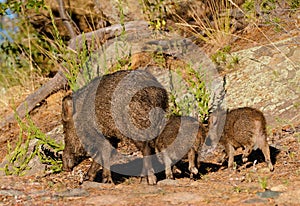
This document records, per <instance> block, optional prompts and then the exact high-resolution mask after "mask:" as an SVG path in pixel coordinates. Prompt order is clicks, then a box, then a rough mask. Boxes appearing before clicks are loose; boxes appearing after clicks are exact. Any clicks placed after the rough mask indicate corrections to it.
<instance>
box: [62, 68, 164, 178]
mask: <svg viewBox="0 0 300 206" xmlns="http://www.w3.org/2000/svg"><path fill="white" fill-rule="evenodd" d="M95 81H96V86H93V84H94V83H93V82H95ZM93 82H91V83H90V84H92V86H90V88H96V91H95V96H94V97H89V94H90V93H91V92H89V89H83V90H81V91H78V93H79V95H78V96H79V97H80V98H81V99H82V100H80V101H78V102H79V103H78V104H80V105H81V106H78V105H77V104H75V103H74V105H73V115H72V117H73V118H74V117H76V118H77V119H78V120H76V121H79V123H78V124H77V125H76V121H75V125H76V130H77V133H76V132H74V131H73V130H74V129H75V127H74V122H73V121H72V120H71V121H67V122H65V123H64V127H65V129H64V130H65V132H66V134H65V143H66V146H65V150H64V153H63V168H64V169H65V170H70V169H72V168H73V167H74V166H76V164H78V163H79V162H80V161H81V160H82V159H83V157H84V156H85V155H86V153H85V151H84V150H82V148H83V147H82V145H81V144H80V141H78V140H81V142H83V143H84V144H85V148H86V147H90V146H91V147H93V149H91V150H92V151H94V152H92V153H93V154H90V155H91V156H92V157H93V158H94V157H95V158H98V160H99V159H100V160H99V161H101V164H103V165H102V166H103V174H102V177H103V178H102V181H103V182H112V179H111V172H110V158H111V153H112V150H113V148H110V146H111V145H114V143H115V140H125V141H127V140H129V141H132V142H133V143H134V144H135V145H136V147H137V148H138V149H139V150H140V151H141V152H142V154H143V156H144V157H145V158H144V159H143V171H142V176H147V178H148V183H149V184H155V183H156V177H155V175H154V170H153V168H152V163H151V160H150V158H149V157H150V155H151V149H150V146H149V142H150V140H151V138H153V137H155V136H157V135H158V134H159V129H160V127H161V124H162V120H163V115H164V114H163V113H164V112H157V110H156V109H157V108H161V109H162V110H163V111H166V109H167V105H168V96H167V92H166V90H165V89H164V88H163V87H162V86H161V85H160V84H159V82H158V81H157V80H156V79H155V78H154V77H153V76H152V75H151V74H150V73H148V72H145V71H141V70H135V71H118V72H115V73H112V74H108V75H104V76H102V78H101V79H100V78H99V79H96V80H94V81H93ZM84 90H86V91H84ZM85 92H86V93H87V95H85V96H83V97H81V96H82V95H81V93H82V94H84V93H85ZM80 95H81V96H80ZM73 97H74V94H73ZM89 98H91V99H93V98H94V99H93V100H94V101H93V104H94V105H89V104H90V101H87V102H88V103H82V102H83V99H89ZM128 98H129V100H128ZM64 100H65V101H66V102H63V114H67V115H70V112H71V110H72V109H70V108H69V107H66V108H64V106H72V105H71V103H70V102H69V101H70V99H69V98H65V99H64ZM85 101H86V100H85ZM73 102H74V100H73ZM74 108H75V109H74ZM93 108H94V116H95V118H94V119H93V117H92V116H93V113H90V111H89V110H93ZM80 110H83V112H86V113H87V115H85V114H84V115H82V114H80V112H81V111H80ZM66 111H67V112H66ZM153 111H154V112H153ZM78 113H79V114H78ZM89 114H90V115H89ZM80 115H81V117H82V118H83V120H81V118H79V117H78V116H80ZM87 116H90V117H87ZM63 119H71V118H70V117H69V118H65V117H63ZM90 119H91V120H90ZM68 124H70V125H68ZM84 124H85V126H82V125H84ZM93 124H94V125H96V127H97V130H99V131H101V135H103V136H104V137H105V139H106V140H108V141H109V142H110V143H111V145H109V146H107V144H104V143H103V142H105V141H98V140H99V139H97V138H98V137H97V136H95V134H93V135H91V134H92V132H93V131H94V130H95V128H93V127H91V125H93ZM81 127H87V128H81ZM149 128H150V130H149ZM151 128H152V129H151ZM68 129H70V130H71V131H67V130H68ZM147 129H148V130H147ZM78 130H79V131H84V132H83V133H80V134H83V136H81V137H80V139H79V138H78V136H77V135H78ZM85 133H87V135H85ZM96 134H97V133H96ZM91 137H92V138H94V139H95V141H94V142H93V140H90V139H91ZM97 141H98V143H99V148H97V146H95V145H93V144H98V143H95V142H97ZM86 142H87V143H88V144H87V143H86ZM103 145H106V146H103ZM95 148H96V151H95ZM95 158H94V161H93V163H92V165H91V167H90V169H89V171H88V173H87V175H86V179H89V180H94V178H95V176H96V174H97V172H98V170H99V168H100V164H98V163H100V162H99V161H95Z"/></svg>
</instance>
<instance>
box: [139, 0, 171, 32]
mask: <svg viewBox="0 0 300 206" xmlns="http://www.w3.org/2000/svg"><path fill="white" fill-rule="evenodd" d="M139 3H140V4H141V5H142V8H143V13H144V15H145V16H146V19H147V20H148V21H149V23H150V26H151V27H152V28H153V29H155V30H163V29H165V27H166V17H167V7H168V5H169V4H170V3H171V2H169V1H167V0H139Z"/></svg>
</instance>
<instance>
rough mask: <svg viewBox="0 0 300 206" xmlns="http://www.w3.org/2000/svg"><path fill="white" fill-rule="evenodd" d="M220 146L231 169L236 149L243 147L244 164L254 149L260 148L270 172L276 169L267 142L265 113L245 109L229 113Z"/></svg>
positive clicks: (248, 108)
mask: <svg viewBox="0 0 300 206" xmlns="http://www.w3.org/2000/svg"><path fill="white" fill-rule="evenodd" d="M220 144H222V145H223V146H224V147H225V152H226V154H227V156H228V167H229V168H232V167H233V162H234V151H235V149H237V148H239V147H243V148H244V151H243V155H242V158H243V159H242V160H243V162H247V161H248V156H249V155H250V153H251V152H252V150H253V149H257V148H259V149H261V150H262V152H263V154H264V157H265V161H266V163H267V164H268V167H269V169H270V171H273V169H274V167H273V165H272V162H271V158H270V148H269V145H268V142H267V132H266V120H265V117H264V115H263V113H262V112H261V111H259V110H257V109H254V108H250V107H243V108H238V109H233V110H231V111H229V112H227V115H226V121H225V125H224V130H223V134H222V136H221V138H220Z"/></svg>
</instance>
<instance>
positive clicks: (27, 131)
mask: <svg viewBox="0 0 300 206" xmlns="http://www.w3.org/2000/svg"><path fill="white" fill-rule="evenodd" d="M16 119H17V121H18V124H19V127H20V132H19V136H18V141H17V143H16V146H15V147H14V149H13V148H12V146H11V144H10V143H9V142H8V143H7V147H8V154H7V157H6V158H7V160H8V162H7V164H6V165H5V166H4V168H1V169H2V170H4V171H5V174H6V175H24V174H25V173H26V171H27V170H29V169H31V168H30V167H29V165H28V164H29V162H30V161H31V160H32V159H33V158H34V157H36V156H38V158H39V160H40V162H41V163H43V164H46V165H48V170H49V171H50V172H60V171H61V168H62V161H61V160H60V158H59V157H58V156H57V155H56V156H55V155H49V156H48V155H46V154H45V151H46V153H47V152H49V151H50V150H51V151H53V152H54V153H55V154H57V153H58V152H60V151H62V150H63V149H64V145H63V144H62V143H57V142H56V141H55V140H54V139H51V138H49V137H47V136H46V135H45V134H44V133H43V132H41V130H40V129H39V128H37V127H36V126H35V124H34V123H33V121H32V120H31V119H30V117H29V115H28V114H27V115H26V121H22V120H21V119H20V118H19V117H18V116H17V115H16ZM32 143H34V146H32Z"/></svg>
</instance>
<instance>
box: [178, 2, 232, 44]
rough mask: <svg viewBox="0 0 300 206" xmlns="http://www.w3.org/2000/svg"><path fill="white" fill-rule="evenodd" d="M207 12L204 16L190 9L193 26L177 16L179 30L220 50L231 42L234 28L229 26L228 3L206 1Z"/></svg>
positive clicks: (229, 5)
mask: <svg viewBox="0 0 300 206" xmlns="http://www.w3.org/2000/svg"><path fill="white" fill-rule="evenodd" d="M204 7H205V8H204V9H205V10H207V12H206V13H205V15H198V13H197V12H196V11H195V10H194V9H193V8H190V9H191V16H192V19H193V20H194V22H195V23H194V24H189V23H188V22H187V21H186V20H185V19H183V18H182V17H180V16H178V18H179V22H180V23H178V24H177V25H179V27H180V28H182V29H183V30H185V31H187V32H189V33H191V34H193V35H194V36H195V37H196V38H198V39H199V40H202V41H204V42H205V43H207V44H210V45H213V46H214V47H216V48H222V47H224V46H225V45H228V44H229V43H230V42H231V39H232V37H233V31H234V27H233V25H231V20H232V19H231V15H230V7H231V3H230V2H229V1H207V2H206V4H205V5H204Z"/></svg>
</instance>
